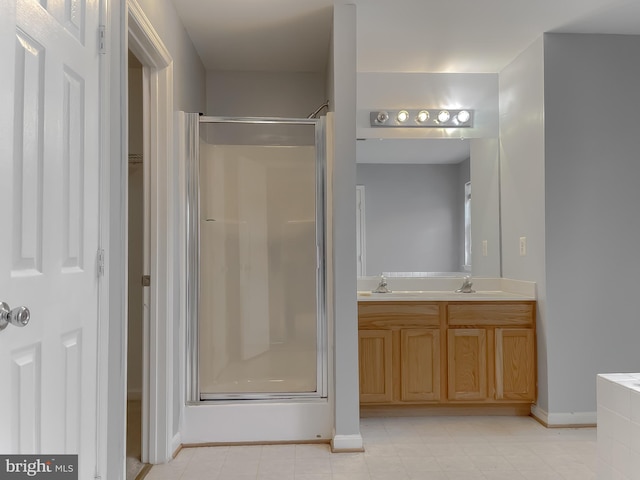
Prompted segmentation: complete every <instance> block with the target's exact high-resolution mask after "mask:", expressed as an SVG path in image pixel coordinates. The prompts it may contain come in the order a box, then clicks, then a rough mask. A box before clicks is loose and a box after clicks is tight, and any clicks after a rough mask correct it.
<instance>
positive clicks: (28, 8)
mask: <svg viewBox="0 0 640 480" xmlns="http://www.w3.org/2000/svg"><path fill="white" fill-rule="evenodd" d="M98 6H99V5H98V2H97V1H91V2H86V1H83V0H48V1H47V2H38V1H35V0H7V1H3V2H1V3H0V51H2V52H3V57H2V58H3V60H5V61H4V62H3V63H4V68H3V70H2V73H0V95H1V97H0V99H1V100H2V101H3V107H4V108H3V109H2V110H0V153H1V154H2V161H1V162H0V177H1V178H3V179H5V182H4V185H3V189H1V191H0V204H2V205H3V207H5V210H4V211H5V212H6V215H7V216H9V215H10V216H11V218H5V222H6V225H5V228H7V230H8V231H6V232H5V234H3V235H0V295H1V298H0V301H5V302H7V303H8V304H9V305H10V306H11V307H17V306H19V305H26V306H28V307H29V308H30V310H31V321H30V322H29V324H28V325H27V326H25V327H22V328H18V327H15V326H13V325H9V326H8V327H7V328H6V329H5V330H3V331H1V332H0V385H8V386H9V390H8V392H7V391H5V392H4V393H5V397H8V398H7V402H6V406H7V408H4V409H2V412H1V413H0V425H3V426H6V427H4V428H0V451H1V452H3V453H7V454H8V453H25V454H29V453H42V454H62V453H77V454H79V478H90V477H92V476H93V473H94V470H95V438H96V413H97V412H96V364H97V352H96V342H97V316H98V313H97V312H98V288H97V287H98V278H97V266H96V252H97V249H98V218H99V209H98V195H99V178H98V171H99V150H98V144H99V130H98V128H99V124H98V118H99V91H98V85H99V56H98V52H97V30H98Z"/></svg>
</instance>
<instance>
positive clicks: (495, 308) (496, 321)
mask: <svg viewBox="0 0 640 480" xmlns="http://www.w3.org/2000/svg"><path fill="white" fill-rule="evenodd" d="M447 320H448V323H449V325H507V326H511V325H529V326H530V325H532V324H533V320H534V302H517V303H505V302H500V303H491V302H482V303H470V302H465V303H453V302H452V303H450V304H449V306H448V310H447Z"/></svg>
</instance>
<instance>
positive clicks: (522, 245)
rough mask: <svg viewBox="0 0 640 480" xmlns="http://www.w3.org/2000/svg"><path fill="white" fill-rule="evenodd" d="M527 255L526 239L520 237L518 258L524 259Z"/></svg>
mask: <svg viewBox="0 0 640 480" xmlns="http://www.w3.org/2000/svg"><path fill="white" fill-rule="evenodd" d="M526 254H527V237H520V256H521V257H524V256H525V255H526Z"/></svg>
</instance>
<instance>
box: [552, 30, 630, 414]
mask: <svg viewBox="0 0 640 480" xmlns="http://www.w3.org/2000/svg"><path fill="white" fill-rule="evenodd" d="M638 58H640V37H638V36H617V35H560V34H548V35H545V37H544V59H545V60H544V71H545V75H544V80H545V85H544V90H545V103H544V108H545V189H546V206H545V212H546V224H547V227H546V243H547V258H546V276H547V299H548V303H547V317H548V324H549V332H548V362H549V411H550V412H592V411H595V409H596V396H595V381H596V374H598V373H604V372H637V371H638V368H639V365H640V348H638V341H639V339H640V314H639V313H638V312H639V310H638V306H637V304H636V303H635V301H634V299H633V297H632V296H633V293H631V292H633V290H634V288H635V285H636V284H637V278H638V272H639V271H640V255H638V246H639V244H640V243H639V239H640V188H639V185H638V182H639V181H640V162H639V161H638V160H639V159H638V155H639V153H638V152H640V135H639V134H638V132H640V116H638V112H639V111H640V89H639V88H638V85H639V84H640V61H638ZM568 113H569V114H570V116H568V115H567V114H568ZM598 114H602V115H598ZM609 115H610V116H609Z"/></svg>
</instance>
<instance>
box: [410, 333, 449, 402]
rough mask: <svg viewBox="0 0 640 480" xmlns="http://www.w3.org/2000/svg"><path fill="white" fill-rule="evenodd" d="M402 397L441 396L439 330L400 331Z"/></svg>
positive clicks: (424, 399) (411, 398)
mask: <svg viewBox="0 0 640 480" xmlns="http://www.w3.org/2000/svg"><path fill="white" fill-rule="evenodd" d="M400 333H401V337H400V342H401V344H400V362H401V377H402V380H401V382H400V383H401V385H402V397H401V400H403V401H405V402H408V401H432V400H440V330H438V329H435V328H409V329H403V330H401V331H400Z"/></svg>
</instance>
